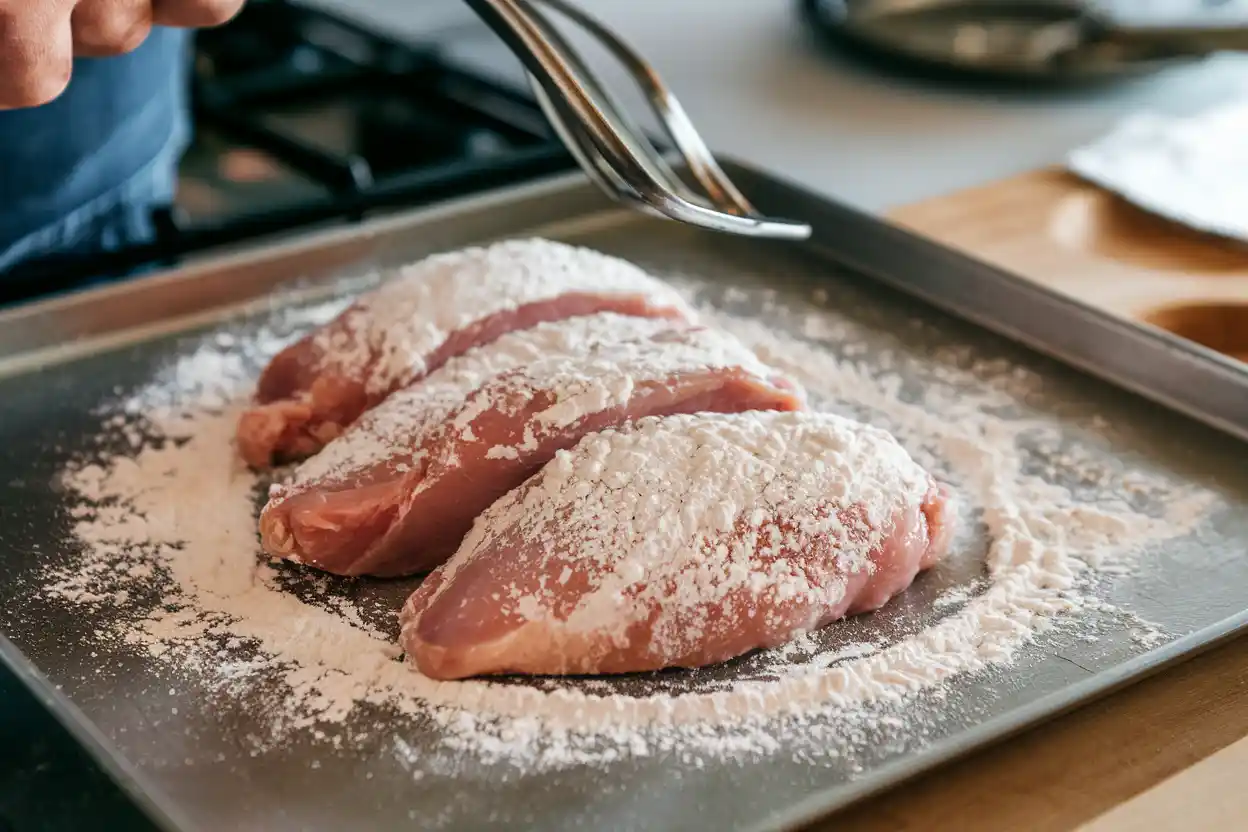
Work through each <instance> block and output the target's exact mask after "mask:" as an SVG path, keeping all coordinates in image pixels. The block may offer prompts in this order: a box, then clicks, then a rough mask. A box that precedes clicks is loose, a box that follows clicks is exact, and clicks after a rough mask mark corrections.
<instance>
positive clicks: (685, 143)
mask: <svg viewBox="0 0 1248 832" xmlns="http://www.w3.org/2000/svg"><path fill="white" fill-rule="evenodd" d="M469 5H471V6H472V7H473V9H474V10H476V12H477V13H478V14H479V15H480V16H481V18H482V19H483V20H484V21H485V22H486V23H487V24H489V25H490V26H491V27H492V28H493V29H494V30H495V32H497V33H498V35H499V36H500V37H501V38H502V39H503V41H504V42H505V43H507V44H508V46H509V47H510V48H511V49H512V51H514V52H515V53H516V54H517V56H518V57H519V58H520V59H521V61H522V62H523V63H524V65H525V67H526V68H527V70H528V74H529V79H530V82H531V85H532V86H533V88H534V90H535V91H536V93H537V98H538V101H539V102H540V103H541V105H542V108H543V110H544V111H545V112H546V116H547V118H548V119H549V120H550V122H551V124H552V125H554V127H555V130H556V132H557V133H558V134H559V137H560V138H561V139H562V140H563V142H564V143H565V144H566V145H567V147H568V149H569V150H570V151H571V152H572V154H573V155H574V156H575V157H576V159H577V161H578V162H579V163H580V165H581V167H582V168H583V169H584V170H585V172H586V174H588V175H589V176H590V178H591V179H592V180H593V181H594V183H595V184H596V185H598V187H599V188H600V189H601V190H602V191H603V193H605V194H606V195H607V196H608V197H610V198H611V199H614V200H616V201H619V202H621V203H623V204H627V205H630V206H633V207H635V208H638V209H639V210H641V211H642V212H643V213H647V214H651V215H656V216H662V217H666V218H668V219H671V220H676V221H677V222H683V223H688V224H689V225H694V226H698V227H701V228H707V229H711V230H714V231H720V232H724V233H727V234H737V235H741V236H746V237H764V238H775V239H785V240H804V239H806V238H807V237H809V236H810V227H809V226H808V225H806V224H805V223H801V222H795V221H792V220H784V219H778V218H774V217H766V216H763V215H762V214H760V213H759V212H758V211H756V210H755V209H754V207H753V206H752V205H750V203H749V201H748V200H746V198H745V196H744V195H743V194H742V193H741V192H740V191H739V190H738V189H737V188H736V187H735V186H734V185H733V184H732V182H731V180H729V178H728V177H727V175H725V173H724V171H723V170H722V169H721V168H720V166H719V164H718V163H717V162H716V161H715V157H714V155H712V153H711V151H710V149H709V148H708V147H707V146H706V143H705V142H703V141H702V138H701V136H699V135H698V132H697V130H695V129H694V126H693V123H692V122H691V121H690V120H689V117H688V116H687V115H686V114H685V111H684V108H683V107H681V106H680V102H679V101H677V100H676V96H675V95H673V94H672V92H671V90H669V89H668V88H667V86H666V85H665V84H664V83H663V81H662V79H660V78H659V76H658V73H656V72H655V70H654V68H653V67H651V66H650V65H649V64H648V63H646V61H645V60H644V59H643V58H642V57H641V56H640V55H638V54H637V53H636V52H635V51H634V50H633V49H632V48H631V47H629V46H628V44H626V43H624V42H623V41H622V40H621V39H620V38H619V37H617V36H616V35H615V34H614V33H613V32H612V31H611V30H610V29H608V28H607V27H605V26H603V25H602V24H601V23H599V22H598V21H596V20H595V19H594V18H593V17H591V16H590V15H587V14H586V13H585V12H583V11H581V10H580V9H578V8H577V7H576V6H574V5H572V4H570V3H565V2H563V0H469ZM548 9H549V10H552V11H554V12H556V13H557V14H558V15H560V16H561V17H563V18H565V19H567V20H569V21H571V22H573V23H575V24H576V25H577V26H578V27H580V29H581V30H583V31H584V32H586V33H588V34H589V35H591V36H592V37H593V38H594V39H596V40H597V41H598V42H599V43H600V44H601V45H602V46H604V47H605V48H606V49H607V50H608V51H609V52H610V53H611V54H612V55H613V56H614V57H615V58H616V59H617V60H619V61H620V63H621V64H622V65H623V66H624V67H625V68H626V69H627V70H628V73H629V75H630V76H631V77H632V79H633V80H634V81H635V82H636V83H637V84H639V85H640V87H641V89H642V91H643V92H644V93H645V96H646V99H647V101H648V102H649V103H650V105H651V107H652V108H653V110H654V112H655V113H656V114H657V115H658V117H659V121H660V123H661V124H662V125H663V127H664V129H665V130H666V132H667V134H668V136H669V137H670V138H671V140H672V141H673V142H674V143H675V145H676V148H677V150H678V151H679V153H680V155H681V156H682V157H683V158H684V160H685V163H686V164H687V165H688V168H689V172H690V173H691V174H692V176H693V178H694V179H695V180H696V181H697V182H698V184H699V185H700V186H701V187H702V191H703V194H699V193H696V192H695V191H693V190H692V189H690V188H689V186H688V185H686V184H685V183H684V182H683V181H682V180H681V178H680V177H679V176H678V175H677V174H676V173H675V171H673V170H672V168H671V166H670V165H669V164H668V163H667V161H666V160H665V159H664V158H663V156H662V154H661V153H660V152H659V151H658V150H657V149H656V148H655V147H654V146H653V145H652V144H651V143H650V141H649V140H648V139H647V138H646V136H645V133H644V131H643V130H642V129H641V128H640V127H639V126H638V125H637V123H636V122H635V121H634V120H633V119H631V118H630V117H629V116H628V114H627V111H626V110H625V109H624V108H622V107H621V106H619V104H618V102H617V100H616V98H615V97H614V96H613V95H611V93H610V92H609V91H608V90H607V89H606V88H605V87H604V86H603V85H602V83H601V82H600V80H599V79H598V76H597V75H596V74H595V73H594V72H593V71H592V70H590V68H589V67H588V65H587V64H586V63H585V61H584V60H582V58H581V56H580V54H579V53H578V52H577V50H576V49H575V48H573V46H572V45H571V44H570V43H569V42H568V40H567V39H566V38H564V37H563V35H562V34H561V33H560V31H559V29H558V27H557V26H556V25H555V24H554V22H553V21H552V20H551V19H550V17H549V16H548V15H547V14H546V10H548Z"/></svg>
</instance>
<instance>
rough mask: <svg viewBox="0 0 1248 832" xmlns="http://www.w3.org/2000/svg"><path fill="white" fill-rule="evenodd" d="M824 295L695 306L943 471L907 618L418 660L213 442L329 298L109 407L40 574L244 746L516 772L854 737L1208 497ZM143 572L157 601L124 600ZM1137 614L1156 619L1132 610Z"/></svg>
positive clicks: (1090, 606) (206, 347)
mask: <svg viewBox="0 0 1248 832" xmlns="http://www.w3.org/2000/svg"><path fill="white" fill-rule="evenodd" d="M682 288H684V289H687V290H689V293H690V294H691V295H697V294H701V292H702V290H703V289H705V288H706V287H705V286H702V285H700V284H696V285H695V284H692V283H690V284H688V285H685V286H683V287H682ZM695 290H696V291H695ZM823 299H824V298H816V304H814V305H812V304H811V303H809V302H807V301H806V300H805V299H801V298H797V299H794V298H789V299H788V300H785V299H783V298H780V297H778V296H776V295H775V294H774V293H771V292H766V291H762V290H741V289H736V290H731V291H730V292H728V293H726V294H723V295H722V296H721V297H719V298H717V299H716V301H717V305H716V306H712V305H708V304H705V303H703V304H702V305H703V306H704V307H705V309H704V311H705V313H706V315H707V318H708V321H707V322H708V323H713V324H716V325H718V326H720V327H722V328H723V329H725V330H727V331H728V332H730V333H732V334H733V335H735V336H736V337H737V338H739V339H741V341H742V342H743V343H745V344H746V345H747V346H748V347H750V348H751V349H752V350H753V351H754V352H755V353H757V355H758V356H759V358H760V359H761V360H763V361H765V362H766V363H768V364H769V365H771V366H774V367H776V368H777V369H778V370H780V371H782V372H785V373H788V374H790V375H791V376H793V377H794V378H796V379H797V380H798V381H800V382H801V383H802V384H803V385H804V386H805V387H806V389H807V391H808V392H809V394H810V396H811V398H812V403H813V405H814V406H815V407H816V408H820V409H827V410H831V411H837V412H841V413H843V414H845V415H850V416H853V417H856V418H859V419H863V420H866V421H870V422H872V423H874V424H877V425H879V426H881V427H884V428H887V429H889V430H890V431H892V432H893V433H894V434H895V435H896V436H897V437H898V439H899V440H900V441H901V442H902V444H903V445H904V446H905V447H906V448H907V450H908V451H909V452H910V453H911V454H912V455H913V456H914V458H915V459H916V460H917V461H918V462H919V463H920V464H922V465H924V466H925V467H927V468H928V469H929V470H931V471H933V472H934V473H935V474H937V475H938V476H939V477H941V478H942V479H945V480H946V481H948V482H951V483H952V484H953V486H954V487H955V489H956V493H957V497H958V504H959V505H960V506H961V507H962V509H963V515H962V517H961V519H960V526H959V529H958V534H957V538H956V542H955V545H954V550H953V554H952V556H951V559H952V561H954V562H955V563H956V564H960V567H961V568H962V569H963V570H964V571H968V566H969V572H970V573H973V577H972V578H971V579H969V580H967V581H964V582H962V583H961V584H960V585H958V586H953V587H950V588H948V589H947V590H945V591H944V592H942V593H941V594H940V596H939V599H938V600H937V602H936V603H929V604H927V608H925V609H921V610H918V611H916V612H915V614H914V615H910V616H909V617H905V616H903V617H901V618H899V619H897V621H900V622H901V623H894V624H893V625H890V626H877V625H875V624H874V623H873V621H877V620H883V618H884V617H868V618H864V619H861V620H854V621H850V622H845V623H844V625H839V624H834V625H832V626H831V627H829V628H827V629H825V630H824V631H820V632H817V633H812V634H809V635H807V636H804V637H802V638H800V639H798V640H796V641H795V642H793V643H791V644H789V645H787V646H785V647H783V648H780V649H777V650H772V651H765V652H761V653H757V654H754V655H751V656H747V657H744V658H742V659H740V660H737V661H736V662H733V663H730V664H729V665H727V666H724V667H720V668H710V669H706V670H703V671H697V672H681V673H664V674H654V675H652V676H646V677H641V678H638V677H632V678H622V679H610V678H601V679H590V680H556V679H539V680H514V679H503V680H496V681H467V682H434V681H432V680H430V679H427V678H424V677H422V676H420V675H419V674H418V673H416V672H415V671H413V670H411V669H410V668H409V667H408V666H407V664H405V663H404V662H403V661H402V658H401V657H400V656H399V655H398V649H397V647H396V646H395V645H396V642H395V631H396V627H395V624H394V619H393V614H394V613H396V612H397V607H398V603H397V601H396V600H395V599H398V600H401V598H402V593H395V592H389V593H386V592H384V591H383V590H377V589H375V586H376V585H373V584H369V585H367V586H365V585H363V584H359V583H355V582H352V581H350V580H347V579H341V580H340V579H330V578H326V577H323V576H313V575H309V574H306V573H302V572H300V571H299V570H298V569H297V568H296V567H293V566H290V565H285V564H274V563H270V562H269V561H267V560H265V559H263V558H262V557H261V556H260V551H259V546H258V542H257V539H256V517H257V512H258V508H259V505H260V503H261V502H262V500H263V494H264V493H265V490H266V488H267V486H268V482H267V481H263V480H261V479H259V478H258V477H257V476H256V475H255V474H253V473H252V472H250V471H249V470H248V469H246V468H245V466H243V465H242V463H241V462H239V461H238V460H237V459H236V455H235V453H234V452H233V450H232V447H231V436H232V432H233V428H234V425H235V422H236V419H237V416H238V413H239V412H240V411H241V409H242V408H243V407H245V405H246V397H247V395H248V394H249V393H250V390H251V386H252V384H253V383H254V378H255V374H256V372H257V370H258V368H259V367H260V366H262V365H263V362H264V361H265V359H266V358H267V357H268V356H270V355H272V354H273V353H274V352H276V351H277V350H278V349H280V348H281V347H282V346H283V345H285V344H286V343H288V342H289V340H290V338H291V337H292V335H294V334H297V333H298V332H299V331H300V330H301V329H306V328H307V327H308V326H309V325H311V324H314V323H316V322H319V321H323V320H328V319H329V318H330V317H332V315H333V314H334V313H335V312H337V311H338V310H339V309H340V308H341V304H327V305H325V306H321V307H313V308H310V309H307V308H305V309H303V310H301V311H297V312H290V311H286V312H278V313H274V315H273V316H272V318H271V320H269V321H267V322H266V323H265V324H264V325H263V326H261V327H259V328H257V327H256V326H253V325H250V324H238V325H236V326H233V327H229V328H225V329H222V330H221V331H219V332H216V333H214V334H211V335H209V336H206V337H204V338H203V339H200V340H199V341H197V342H194V343H190V344H188V346H187V349H186V350H185V352H184V354H183V355H182V357H180V358H179V359H178V361H177V362H176V363H174V364H172V365H171V366H169V367H168V368H167V369H166V370H165V371H164V372H162V373H161V374H159V375H158V377H156V378H154V379H153V380H152V382H151V384H150V385H148V386H147V387H145V388H144V389H141V390H138V391H135V392H134V393H133V395H130V396H126V397H123V398H122V399H121V400H119V401H118V402H116V403H114V405H113V406H112V407H111V408H110V409H109V410H108V411H107V412H105V413H103V414H102V416H101V422H102V425H101V441H100V443H99V447H100V449H101V450H100V451H99V452H98V453H97V454H96V455H94V456H93V457H92V458H84V459H82V460H80V461H78V462H76V463H75V464H73V465H72V466H70V467H69V468H68V469H67V470H66V471H65V472H64V477H63V481H64V486H65V488H66V489H67V491H68V493H69V494H70V497H71V502H72V508H71V522H72V526H73V536H74V538H75V539H76V540H77V541H78V542H79V544H80V546H81V549H82V553H81V556H80V558H79V559H78V561H77V562H75V563H74V564H73V565H72V567H70V568H68V569H65V570H64V571H63V572H60V573H58V574H56V575H54V576H51V578H52V579H51V580H50V581H49V582H48V584H47V585H46V586H45V588H44V590H43V591H44V592H45V593H48V594H50V595H54V596H56V597H57V598H59V599H61V601H62V602H64V603H70V604H80V605H83V606H86V607H90V606H97V605H103V606H109V605H112V606H119V605H126V604H129V605H131V607H132V608H133V609H132V612H133V614H130V615H126V616H116V617H112V618H110V620H111V621H114V622H115V623H113V624H112V625H111V627H112V629H111V630H110V631H109V632H102V633H100V634H99V637H100V638H101V639H104V640H115V639H117V638H121V639H123V640H124V641H125V642H127V643H128V644H129V645H130V649H136V650H139V651H142V652H143V653H145V654H146V655H148V656H150V660H151V661H158V662H163V663H166V664H167V666H168V667H170V668H174V669H176V670H177V671H179V672H181V673H183V674H185V675H186V676H187V677H189V678H193V679H194V680H195V681H196V683H197V684H200V685H203V686H204V687H207V688H210V689H212V690H214V691H215V692H216V693H215V694H214V695H217V696H221V697H224V698H225V699H227V700H229V701H234V702H246V703H247V708H248V710H249V712H251V713H253V714H259V715H261V716H262V717H263V721H264V723H265V725H266V728H267V735H266V736H263V737H253V738H252V739H253V741H254V742H255V743H256V745H257V747H258V748H261V749H263V748H264V747H266V746H270V747H271V746H274V745H281V744H282V743H286V742H291V741H294V740H296V739H298V738H309V737H311V738H313V739H314V740H321V741H327V742H332V743H334V744H335V745H337V746H341V745H343V744H344V743H347V744H349V743H350V742H352V738H353V737H356V736H359V735H362V734H370V735H376V734H381V735H384V736H390V737H393V747H394V749H395V752H394V753H395V754H396V755H398V757H400V758H402V759H403V760H405V761H406V762H405V763H404V764H405V765H406V766H408V767H409V768H412V769H414V770H419V769H422V768H423V769H426V770H429V771H433V770H436V769H438V767H445V766H453V765H455V762H454V761H455V760H457V759H467V758H471V759H474V760H485V761H487V762H490V761H504V762H508V763H514V764H518V765H522V766H525V767H526V768H527V769H529V770H532V769H539V768H558V767H566V766H571V765H594V764H607V763H610V762H612V761H615V760H619V759H621V758H624V757H629V756H645V755H653V754H675V755H678V756H679V758H680V759H681V760H682V761H684V762H686V763H691V764H695V765H696V764H699V761H701V760H706V759H710V758H723V757H729V758H740V757H743V756H747V755H756V754H762V755H766V754H775V753H781V752H784V753H792V754H794V755H797V756H800V757H801V758H802V759H805V760H810V761H813V762H817V761H818V760H820V759H821V758H826V757H827V756H828V755H830V754H835V753H838V751H837V749H843V748H844V745H845V743H846V742H850V743H852V742H858V741H861V742H869V739H868V736H869V733H870V726H871V725H872V724H879V723H880V722H881V721H887V720H892V721H894V722H895V721H896V718H897V717H896V716H895V715H893V714H895V713H900V712H901V709H905V710H907V711H908V710H910V709H911V705H912V703H913V700H914V698H915V697H918V696H926V695H927V694H930V693H936V694H939V692H940V689H941V686H942V685H943V684H944V683H945V682H946V681H948V680H950V679H952V678H954V677H957V676H960V675H962V674H969V673H976V672H987V671H990V670H991V669H992V668H997V669H999V671H1000V672H1009V667H1010V665H1011V662H1013V661H1014V660H1015V657H1016V656H1017V654H1018V651H1019V650H1020V648H1021V647H1022V646H1024V645H1026V644H1028V643H1029V642H1031V641H1032V640H1033V639H1035V638H1036V637H1037V636H1038V635H1039V634H1041V633H1043V632H1045V631H1046V630H1047V629H1048V628H1050V627H1052V626H1053V625H1055V624H1061V625H1064V626H1065V628H1066V629H1067V630H1071V629H1073V630H1074V631H1076V632H1079V631H1080V627H1081V626H1082V625H1081V623H1080V622H1082V621H1084V620H1085V618H1087V619H1088V620H1090V619H1091V617H1092V615H1093V613H1103V612H1104V609H1105V607H1106V605H1105V603H1104V601H1102V600H1099V598H1100V596H1098V588H1099V587H1101V586H1102V585H1104V584H1105V583H1106V582H1108V581H1112V580H1113V578H1114V576H1115V574H1117V573H1121V572H1124V571H1130V570H1133V569H1140V568H1147V563H1146V562H1145V561H1141V559H1140V557H1138V555H1139V554H1140V552H1141V551H1143V549H1144V547H1152V546H1155V545H1156V544H1157V543H1159V542H1162V541H1165V540H1166V539H1172V538H1176V537H1179V536H1182V535H1185V534H1187V533H1188V532H1190V531H1191V530H1192V529H1193V528H1195V526H1196V524H1197V523H1198V522H1199V521H1200V520H1201V519H1202V518H1203V517H1205V516H1206V515H1207V513H1208V512H1209V511H1210V510H1211V509H1213V508H1214V507H1215V506H1216V503H1217V498H1216V497H1215V496H1214V495H1213V494H1211V493H1207V492H1204V491H1201V490H1200V489H1199V488H1197V487H1195V486H1189V485H1186V484H1182V483H1180V482H1178V481H1171V480H1169V479H1167V478H1165V477H1163V476H1160V475H1152V474H1149V475H1144V474H1141V473H1139V472H1133V471H1131V470H1130V469H1129V468H1127V467H1126V466H1117V467H1116V466H1115V465H1113V464H1112V462H1107V461H1106V458H1105V457H1104V455H1103V454H1100V453H1094V452H1093V451H1092V450H1090V448H1089V446H1087V445H1085V444H1081V443H1080V442H1077V441H1070V440H1069V439H1068V438H1067V436H1066V432H1065V431H1064V430H1063V425H1062V424H1061V423H1060V422H1059V421H1058V420H1056V419H1054V418H1052V417H1050V416H1046V415H1044V414H1037V413H1033V412H1031V411H1030V410H1029V409H1028V408H1027V407H1026V400H1027V397H1028V395H1029V393H1030V392H1031V391H1032V387H1033V386H1034V384H1035V383H1036V382H1037V379H1035V378H1034V377H1032V376H1031V375H1030V374H1029V373H1027V372H1025V371H1022V370H1019V369H1017V368H1015V367H1012V366H1010V365H1008V364H1005V363H987V362H978V361H975V360H974V356H973V355H972V354H971V353H970V351H969V350H967V351H964V352H960V351H959V350H957V349H952V348H950V349H948V350H945V351H938V352H937V353H935V354H932V355H928V356H924V357H922V358H916V357H914V356H910V355H906V354H904V353H903V352H902V351H901V350H897V351H896V352H891V351H889V350H887V349H884V350H880V349H878V348H876V349H873V350H871V351H870V353H869V354H868V353H867V351H866V350H865V348H864V347H863V344H862V339H861V337H860V336H861V335H862V331H861V330H860V329H859V327H860V325H859V324H857V323H854V322H853V321H852V320H850V319H849V318H848V317H845V316H842V315H839V314H837V313H836V312H834V311H831V310H827V309H821V308H819V307H818V305H817V302H818V301H820V300H823ZM738 308H744V309H748V310H751V312H752V313H753V314H751V316H741V315H737V314H733V311H732V310H734V309H738ZM759 309H764V310H765V312H766V316H765V317H766V318H767V321H766V322H765V323H764V322H763V320H762V319H761V318H759V317H755V316H754V315H756V313H757V311H758V310H759ZM291 315H294V316H295V317H294V318H292V317H291ZM916 325H918V324H916ZM786 332H787V333H790V334H785V333H786ZM903 365H905V366H904V367H903ZM903 370H904V372H903ZM915 378H920V379H921V380H922V383H921V384H915V383H912V380H913V379H915ZM1072 482H1073V483H1077V484H1075V485H1072V484H1071V483H1072ZM981 558H982V568H976V567H977V564H978V561H979V559H981ZM971 559H974V560H975V561H976V562H970V561H971ZM944 568H945V567H944V566H942V567H939V568H938V569H937V570H936V573H937V574H936V575H935V576H927V577H924V578H920V584H921V583H922V582H923V581H925V580H939V577H940V573H941V570H942V569H944ZM409 584H410V582H409ZM404 586H407V585H404ZM916 589H917V587H916ZM914 591H915V590H912V592H914ZM153 593H155V596H156V597H155V599H154V601H152V602H151V603H146V604H140V603H138V601H137V600H136V598H138V597H139V596H143V597H150V596H152V595H153ZM905 602H906V598H905V597H904V596H903V598H902V599H898V600H897V601H895V602H894V603H903V604H904V603H905ZM128 609H129V608H128ZM1091 626H1092V625H1091V624H1089V625H1088V627H1091ZM1140 630H1141V638H1157V639H1163V640H1164V639H1166V638H1167V636H1166V634H1164V633H1154V632H1149V631H1148V628H1147V626H1144V625H1143V624H1142V622H1141V627H1140ZM840 632H847V633H848V632H852V633H853V634H854V638H853V640H850V641H846V640H845V639H844V638H838V633H840ZM1089 632H1090V630H1089ZM1088 637H1089V638H1092V637H1094V636H1088ZM431 738H432V739H431ZM833 740H835V742H834V741H833ZM422 755H423V756H422Z"/></svg>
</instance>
